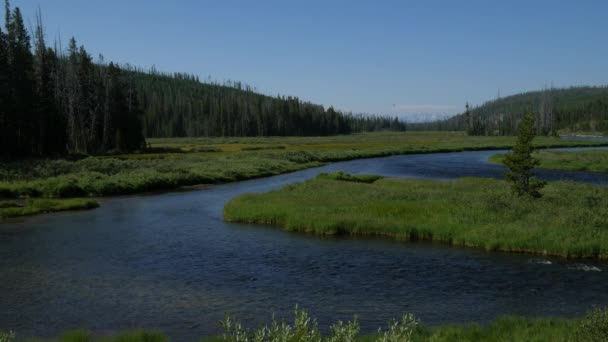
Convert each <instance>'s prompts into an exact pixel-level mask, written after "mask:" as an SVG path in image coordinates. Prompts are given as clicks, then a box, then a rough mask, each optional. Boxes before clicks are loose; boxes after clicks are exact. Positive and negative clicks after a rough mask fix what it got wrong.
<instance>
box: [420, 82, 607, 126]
mask: <svg viewBox="0 0 608 342" xmlns="http://www.w3.org/2000/svg"><path fill="white" fill-rule="evenodd" d="M526 110H531V111H532V112H534V113H536V115H537V127H538V133H539V134H544V135H549V134H558V133H576V132H584V133H597V134H606V133H608V87H571V88H560V89H544V90H539V91H530V92H526V93H521V94H516V95H512V96H508V97H504V98H498V99H495V100H491V101H488V102H486V103H484V104H483V105H481V106H478V107H473V108H470V109H469V110H468V111H465V112H463V113H461V114H458V115H456V116H454V117H452V118H449V119H446V120H441V121H435V122H429V123H421V124H412V125H410V126H409V128H410V129H413V130H429V129H432V130H466V131H468V132H469V133H470V134H472V135H513V134H515V130H516V127H517V123H518V122H519V118H520V117H521V115H522V114H523V113H524V112H525V111H526Z"/></svg>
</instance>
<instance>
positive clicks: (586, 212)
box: [224, 177, 608, 259]
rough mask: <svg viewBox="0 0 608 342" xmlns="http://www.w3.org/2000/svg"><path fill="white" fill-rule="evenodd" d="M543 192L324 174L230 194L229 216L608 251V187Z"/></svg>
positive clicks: (524, 248)
mask: <svg viewBox="0 0 608 342" xmlns="http://www.w3.org/2000/svg"><path fill="white" fill-rule="evenodd" d="M543 192H544V197H542V198H541V199H536V200H532V199H526V198H518V197H515V196H514V195H512V194H511V192H510V189H509V187H508V186H507V185H506V184H505V183H504V182H503V181H499V180H493V179H479V178H463V179H458V180H456V181H435V180H412V179H381V180H378V181H376V182H374V183H372V184H365V183H359V182H345V181H337V180H332V179H327V177H321V178H317V179H314V180H310V181H307V182H303V183H299V184H292V185H288V186H286V187H284V188H283V189H281V190H278V191H273V192H269V193H264V194H245V195H242V196H239V197H237V198H235V199H233V200H232V201H230V202H229V203H228V204H227V205H226V206H225V208H224V218H225V219H226V220H227V221H232V222H247V223H260V224H272V225H278V226H281V227H282V228H284V229H286V230H289V231H301V232H309V233H315V234H326V235H335V234H351V235H363V236H366V235H367V236H383V237H387V238H393V239H401V240H432V241H442V242H445V243H448V244H451V245H455V246H471V247H480V248H484V249H486V250H489V251H510V252H530V253H540V254H546V255H557V256H564V257H572V258H602V259H606V258H608V189H606V188H600V187H594V186H592V185H587V184H578V183H571V182H555V183H549V184H548V185H547V187H546V188H545V189H544V191H543Z"/></svg>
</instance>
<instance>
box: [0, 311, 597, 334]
mask: <svg viewBox="0 0 608 342" xmlns="http://www.w3.org/2000/svg"><path fill="white" fill-rule="evenodd" d="M221 324H222V327H223V329H224V333H223V334H222V335H221V336H215V337H203V338H200V339H198V341H199V342H246V341H256V342H257V341H259V342H265V341H285V342H451V341H465V342H466V341H469V342H474V341H488V342H493V341H503V342H506V341H539V342H540V341H553V342H568V341H581V342H585V341H590V342H592V341H605V340H606V338H608V311H607V310H605V309H595V310H593V311H590V312H589V313H588V314H587V315H585V316H584V317H582V318H578V319H557V318H525V317H515V316H513V317H501V318H498V319H496V320H494V321H493V322H491V323H489V324H486V325H479V324H462V325H441V326H435V327H426V326H424V325H422V324H421V322H420V321H418V320H417V319H416V318H415V317H414V316H413V315H404V316H403V317H402V318H401V319H400V320H393V321H391V322H388V323H387V326H386V327H380V328H379V329H378V330H377V333H375V334H371V335H364V334H361V332H360V326H359V323H358V320H357V318H356V317H355V318H354V319H353V320H351V321H348V322H342V321H339V322H337V323H334V324H333V325H331V326H330V328H329V332H328V333H325V334H322V333H321V332H320V331H319V327H318V323H317V321H316V320H315V319H314V318H312V317H310V316H309V315H308V314H307V313H306V311H304V310H298V309H296V311H295V313H294V319H293V322H285V321H278V320H276V319H275V318H273V319H272V321H271V323H270V324H268V325H266V326H263V327H259V328H257V329H254V330H250V329H247V328H245V327H243V326H242V325H241V324H240V323H239V321H238V320H235V319H233V318H231V317H228V316H227V317H226V319H224V320H223V321H222V322H221ZM0 341H1V342H15V341H30V342H35V341H36V342H93V341H95V342H168V341H170V339H169V338H168V337H167V336H166V335H164V334H163V333H161V332H153V331H129V332H124V333H119V334H116V335H112V336H102V337H99V336H95V335H94V334H92V333H90V332H89V331H86V330H75V331H70V332H66V333H65V334H63V335H62V336H60V337H58V338H53V339H24V340H21V339H19V338H18V336H16V335H15V334H13V333H0Z"/></svg>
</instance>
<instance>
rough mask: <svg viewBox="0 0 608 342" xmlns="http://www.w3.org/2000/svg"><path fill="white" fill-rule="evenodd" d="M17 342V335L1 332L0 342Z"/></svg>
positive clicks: (10, 332)
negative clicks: (15, 341)
mask: <svg viewBox="0 0 608 342" xmlns="http://www.w3.org/2000/svg"><path fill="white" fill-rule="evenodd" d="M14 340H15V333H14V332H12V331H9V332H7V333H5V332H0V342H13V341H14Z"/></svg>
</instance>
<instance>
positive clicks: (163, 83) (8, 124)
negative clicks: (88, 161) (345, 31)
mask: <svg viewBox="0 0 608 342" xmlns="http://www.w3.org/2000/svg"><path fill="white" fill-rule="evenodd" d="M5 15H6V18H5V24H4V27H1V26H2V25H0V156H4V157H23V156H43V155H51V154H64V153H72V154H99V153H107V152H111V151H117V152H123V151H132V150H136V149H140V148H142V147H144V146H145V137H174V136H177V137H179V136H269V135H278V136H287V135H333V134H348V133H352V132H362V131H375V130H405V124H404V123H402V122H400V121H399V120H398V119H397V118H389V117H375V116H365V115H352V114H346V113H342V112H339V111H336V110H334V109H333V108H331V107H330V108H328V109H327V110H325V109H324V108H323V106H320V105H315V104H312V103H308V102H303V101H301V100H299V99H298V98H295V97H280V96H279V97H271V96H266V95H261V94H258V93H256V92H254V91H253V90H252V89H251V87H248V86H243V85H242V84H241V83H240V82H229V83H227V84H223V85H220V84H213V83H210V84H206V83H201V82H200V81H199V80H198V78H197V77H195V76H190V75H186V74H181V73H177V74H161V73H159V72H157V71H155V70H154V69H153V70H150V71H148V72H142V71H140V70H136V69H134V68H132V67H128V66H127V67H119V66H118V65H115V64H113V63H109V64H106V63H105V62H104V61H103V58H102V57H100V60H99V61H97V62H93V59H92V57H91V55H90V54H89V53H88V52H87V51H86V50H85V48H84V47H83V46H80V47H79V46H78V45H77V44H76V40H75V39H74V38H72V39H71V40H70V42H69V45H68V48H67V50H63V49H61V48H59V47H58V45H60V44H57V43H56V44H55V46H54V47H53V48H50V47H48V46H47V44H46V42H45V34H44V30H43V25H42V20H41V15H40V13H38V15H37V16H36V25H35V29H34V32H32V33H31V34H32V35H33V38H32V37H31V35H30V32H28V30H27V29H26V28H25V25H24V20H23V16H22V14H21V12H20V10H19V8H18V7H17V8H15V9H13V10H12V9H11V7H10V4H9V1H8V0H5Z"/></svg>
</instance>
